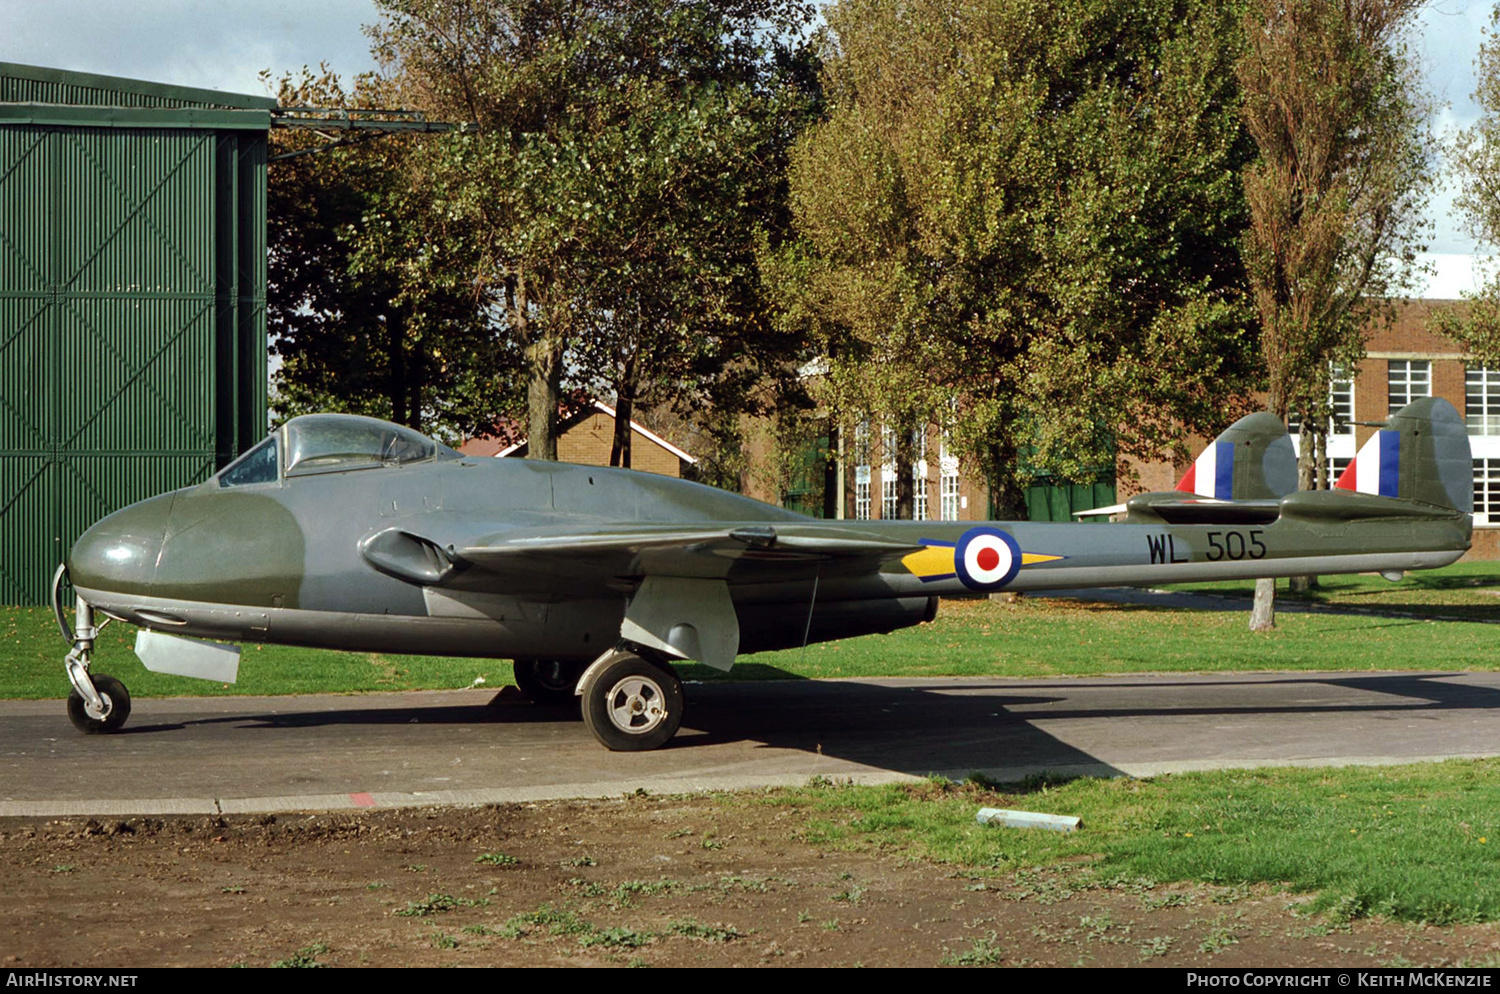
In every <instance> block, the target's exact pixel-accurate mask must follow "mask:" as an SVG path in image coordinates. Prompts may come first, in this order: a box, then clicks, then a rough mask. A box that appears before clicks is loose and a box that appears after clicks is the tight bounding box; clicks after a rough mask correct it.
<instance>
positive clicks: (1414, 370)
mask: <svg viewBox="0 0 1500 994" xmlns="http://www.w3.org/2000/svg"><path fill="white" fill-rule="evenodd" d="M1386 394H1387V403H1388V406H1389V411H1388V413H1390V414H1395V413H1396V412H1397V411H1399V410H1401V408H1403V407H1405V406H1406V405H1407V404H1410V403H1411V402H1412V401H1414V400H1420V399H1421V398H1423V397H1431V396H1432V363H1430V362H1428V361H1427V360H1425V359H1392V360H1390V361H1389V362H1388V363H1387V364H1386Z"/></svg>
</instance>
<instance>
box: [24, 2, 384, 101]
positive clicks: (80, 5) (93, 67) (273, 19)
mask: <svg viewBox="0 0 1500 994" xmlns="http://www.w3.org/2000/svg"><path fill="white" fill-rule="evenodd" d="M378 19H379V12H378V11H377V10H376V7H375V3H374V0H314V2H310V3H309V2H307V0H8V2H5V3H3V4H0V61H4V62H20V63H25V64H28V65H39V66H47V67H50V68H56V69H72V70H77V71H80V72H96V73H103V74H106V75H111V76H126V77H130V78H133V79H144V80H150V81H152V82H158V83H172V84H176V85H180V86H198V87H206V88H209V89H216V90H226V91H229V92H234V93H251V94H263V93H265V88H264V87H263V86H262V85H261V83H260V81H259V79H258V78H257V76H258V74H259V73H260V71H261V70H262V69H270V70H271V71H272V72H273V73H274V74H276V75H280V74H281V73H283V72H288V71H295V70H297V69H300V68H301V67H302V66H304V65H308V66H314V67H315V66H317V65H318V63H319V62H327V63H329V65H330V66H331V67H332V68H333V69H334V70H335V71H337V72H339V73H340V74H342V75H346V76H353V75H355V74H357V73H360V72H365V71H367V70H370V69H373V68H374V67H375V66H374V60H373V59H372V57H371V56H370V45H369V39H368V38H367V37H365V35H364V33H363V31H362V26H363V25H365V24H371V23H374V22H375V21H377V20H378Z"/></svg>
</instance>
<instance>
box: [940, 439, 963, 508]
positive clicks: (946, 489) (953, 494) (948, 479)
mask: <svg viewBox="0 0 1500 994" xmlns="http://www.w3.org/2000/svg"><path fill="white" fill-rule="evenodd" d="M938 469H939V477H938V517H939V518H941V519H942V520H944V521H957V520H958V512H959V510H960V507H959V499H958V457H957V456H955V455H953V454H952V453H951V452H949V451H948V446H947V445H946V444H945V445H943V447H942V448H941V449H940V450H939V452H938Z"/></svg>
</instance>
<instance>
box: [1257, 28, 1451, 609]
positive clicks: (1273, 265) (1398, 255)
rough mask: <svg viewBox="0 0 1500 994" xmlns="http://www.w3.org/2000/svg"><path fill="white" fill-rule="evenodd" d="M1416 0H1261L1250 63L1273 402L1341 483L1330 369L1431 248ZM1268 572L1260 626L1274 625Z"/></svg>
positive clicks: (1265, 343)
mask: <svg viewBox="0 0 1500 994" xmlns="http://www.w3.org/2000/svg"><path fill="white" fill-rule="evenodd" d="M1420 6H1421V4H1420V3H1419V2H1418V0H1250V3H1249V4H1248V6H1247V8H1246V12H1245V15H1244V29H1245V37H1246V48H1245V54H1244V56H1243V57H1242V58H1241V59H1240V62H1239V68H1238V73H1239V79H1240V85H1241V88H1242V90H1243V107H1244V117H1245V123H1246V126H1247V127H1248V128H1249V130H1250V133H1251V134H1252V135H1253V136H1254V138H1255V144H1256V147H1257V150H1258V155H1257V158H1256V160H1255V162H1254V163H1253V164H1252V165H1251V166H1250V167H1249V168H1248V169H1246V170H1245V173H1244V184H1245V196H1246V199H1247V201H1248V203H1249V207H1250V217H1251V226H1250V230H1249V232H1248V233H1247V235H1246V238H1245V250H1244V254H1245V261H1246V268H1247V270H1248V272H1249V274H1250V280H1251V286H1252V287H1253V289H1254V294H1255V303H1256V309H1257V312H1258V314H1259V318H1260V328H1261V350H1262V353H1263V355H1264V358H1265V365H1266V370H1267V375H1268V378H1269V400H1270V406H1271V410H1272V411H1273V412H1274V413H1275V414H1277V415H1278V416H1280V417H1282V418H1286V417H1287V416H1288V414H1289V413H1295V414H1296V415H1297V416H1298V417H1299V418H1300V421H1301V425H1302V445H1301V450H1300V453H1299V458H1298V478H1299V485H1300V486H1302V487H1303V488H1304V489H1311V488H1321V487H1326V486H1327V474H1326V461H1327V460H1326V453H1327V442H1326V433H1327V429H1328V423H1329V420H1330V418H1331V416H1332V410H1331V407H1330V376H1331V371H1332V369H1333V368H1334V366H1335V365H1342V366H1345V367H1346V368H1351V369H1352V368H1353V367H1354V365H1355V364H1356V363H1357V362H1358V361H1359V360H1360V359H1361V358H1363V356H1364V335H1365V334H1366V333H1367V331H1368V330H1369V328H1370V327H1371V325H1372V323H1373V322H1376V321H1380V320H1389V317H1390V299H1391V297H1392V296H1393V295H1395V294H1398V293H1400V292H1401V291H1402V290H1403V289H1404V288H1405V287H1406V286H1408V285H1409V281H1410V277H1411V276H1412V274H1413V272H1414V268H1415V263H1416V256H1417V253H1418V252H1419V251H1421V245H1420V240H1421V235H1422V234H1423V231H1424V228H1423V222H1422V217H1421V214H1422V207H1423V205H1424V204H1425V202H1426V197H1427V193H1428V190H1429V185H1430V176H1431V172H1430V165H1431V157H1432V149H1433V146H1432V141H1431V138H1430V136H1429V134H1428V132H1427V129H1426V123H1425V122H1426V114H1425V107H1424V106H1423V103H1422V100H1421V98H1420V96H1419V91H1418V89H1417V79H1416V73H1415V70H1414V68H1413V66H1412V63H1411V61H1410V59H1409V58H1408V57H1407V55H1406V52H1405V48H1404V38H1405V36H1406V34H1407V32H1409V31H1410V29H1411V27H1412V25H1413V23H1414V15H1415V13H1416V12H1417V10H1418V9H1420ZM1274 589H1275V588H1274V584H1273V583H1272V582H1271V581H1268V580H1262V581H1259V582H1258V583H1257V585H1256V607H1255V610H1254V612H1253V613H1252V615H1251V622H1250V627H1251V628H1253V629H1261V628H1269V627H1271V626H1272V625H1274V623H1275V622H1274V614H1273V608H1272V596H1273V594H1274Z"/></svg>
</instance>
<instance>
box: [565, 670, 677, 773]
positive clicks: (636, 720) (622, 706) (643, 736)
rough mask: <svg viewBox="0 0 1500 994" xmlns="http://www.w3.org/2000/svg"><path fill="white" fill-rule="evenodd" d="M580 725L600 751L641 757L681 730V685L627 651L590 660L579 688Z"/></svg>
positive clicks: (669, 675)
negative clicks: (642, 753)
mask: <svg viewBox="0 0 1500 994" xmlns="http://www.w3.org/2000/svg"><path fill="white" fill-rule="evenodd" d="M579 692H580V695H581V696H582V698H583V723H584V725H585V726H586V727H587V728H588V730H589V731H591V732H593V733H594V738H596V739H598V740H599V741H600V742H601V743H603V745H604V746H605V748H607V749H611V750H614V751H616V752H642V751H645V750H647V749H656V748H658V747H660V746H663V745H665V744H666V743H667V741H668V740H670V739H671V738H672V736H673V735H676V734H677V729H678V728H679V727H681V725H682V706H683V697H682V681H681V680H680V679H678V677H677V674H676V673H674V672H672V668H671V666H670V665H667V664H665V663H662V664H658V663H655V662H653V661H651V660H647V659H644V658H642V657H641V656H638V655H636V654H635V653H634V652H631V651H629V650H627V649H614V650H611V651H610V652H608V653H606V654H604V655H603V656H601V657H600V658H599V659H597V660H595V661H594V663H593V665H591V666H590V667H589V668H588V669H587V670H586V671H585V672H584V674H583V681H582V683H581V684H580V685H579Z"/></svg>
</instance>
